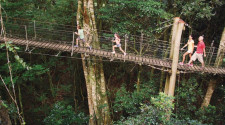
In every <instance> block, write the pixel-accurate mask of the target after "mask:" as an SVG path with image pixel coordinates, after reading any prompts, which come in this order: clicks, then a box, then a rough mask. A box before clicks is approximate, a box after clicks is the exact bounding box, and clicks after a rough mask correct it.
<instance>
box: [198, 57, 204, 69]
mask: <svg viewBox="0 0 225 125" xmlns="http://www.w3.org/2000/svg"><path fill="white" fill-rule="evenodd" d="M198 61H199V62H200V63H201V64H202V67H205V63H204V60H203V54H199V55H198Z"/></svg>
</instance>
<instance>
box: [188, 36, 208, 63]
mask: <svg viewBox="0 0 225 125" xmlns="http://www.w3.org/2000/svg"><path fill="white" fill-rule="evenodd" d="M203 39H204V38H203V36H200V37H199V38H198V41H199V42H198V45H197V50H196V51H195V53H194V55H193V56H192V57H191V59H190V61H189V62H188V65H189V66H193V64H192V62H193V61H195V60H196V59H198V61H199V62H201V64H202V67H204V66H205V64H204V61H203V54H204V57H206V53H205V43H204V41H203Z"/></svg>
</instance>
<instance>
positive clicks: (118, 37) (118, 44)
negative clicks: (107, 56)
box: [112, 33, 126, 56]
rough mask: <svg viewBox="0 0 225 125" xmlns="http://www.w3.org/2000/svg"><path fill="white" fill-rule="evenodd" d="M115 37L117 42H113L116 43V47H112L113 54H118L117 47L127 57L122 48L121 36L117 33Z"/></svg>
mask: <svg viewBox="0 0 225 125" xmlns="http://www.w3.org/2000/svg"><path fill="white" fill-rule="evenodd" d="M114 37H115V40H113V41H112V42H115V43H116V45H114V46H113V47H112V49H113V51H112V54H115V53H116V52H115V47H119V49H120V51H121V52H123V54H124V56H125V55H126V53H125V52H124V51H123V49H122V48H121V43H120V36H119V35H118V34H117V33H115V34H114Z"/></svg>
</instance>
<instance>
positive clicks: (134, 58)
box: [0, 37, 225, 75]
mask: <svg viewBox="0 0 225 125" xmlns="http://www.w3.org/2000/svg"><path fill="white" fill-rule="evenodd" d="M0 41H1V42H3V41H4V39H3V38H2V37H0ZM6 41H12V42H13V44H16V45H21V46H26V45H27V41H26V40H24V39H15V38H6ZM29 47H36V48H45V49H51V50H56V51H63V52H71V51H72V47H71V45H66V44H60V43H51V42H39V41H30V40H29ZM73 52H74V53H86V54H89V55H94V56H99V57H105V58H109V59H117V60H121V61H130V62H135V63H139V64H143V65H149V66H156V67H165V68H168V69H171V64H172V62H171V61H168V60H162V59H157V58H152V57H146V56H138V55H134V54H129V53H128V54H127V55H126V56H124V55H123V54H119V53H116V54H112V53H111V52H108V51H104V50H96V49H92V50H89V49H88V48H83V47H78V48H74V51H73ZM177 68H178V70H179V71H186V72H201V73H208V74H220V75H224V74H225V68H221V67H220V68H215V67H209V66H207V67H205V68H204V69H202V68H201V66H193V67H189V66H186V65H184V66H181V65H178V67H177Z"/></svg>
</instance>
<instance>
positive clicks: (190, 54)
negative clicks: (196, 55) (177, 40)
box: [189, 53, 192, 64]
mask: <svg viewBox="0 0 225 125" xmlns="http://www.w3.org/2000/svg"><path fill="white" fill-rule="evenodd" d="M191 57H192V53H189V58H190V59H191ZM191 64H192V63H191Z"/></svg>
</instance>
